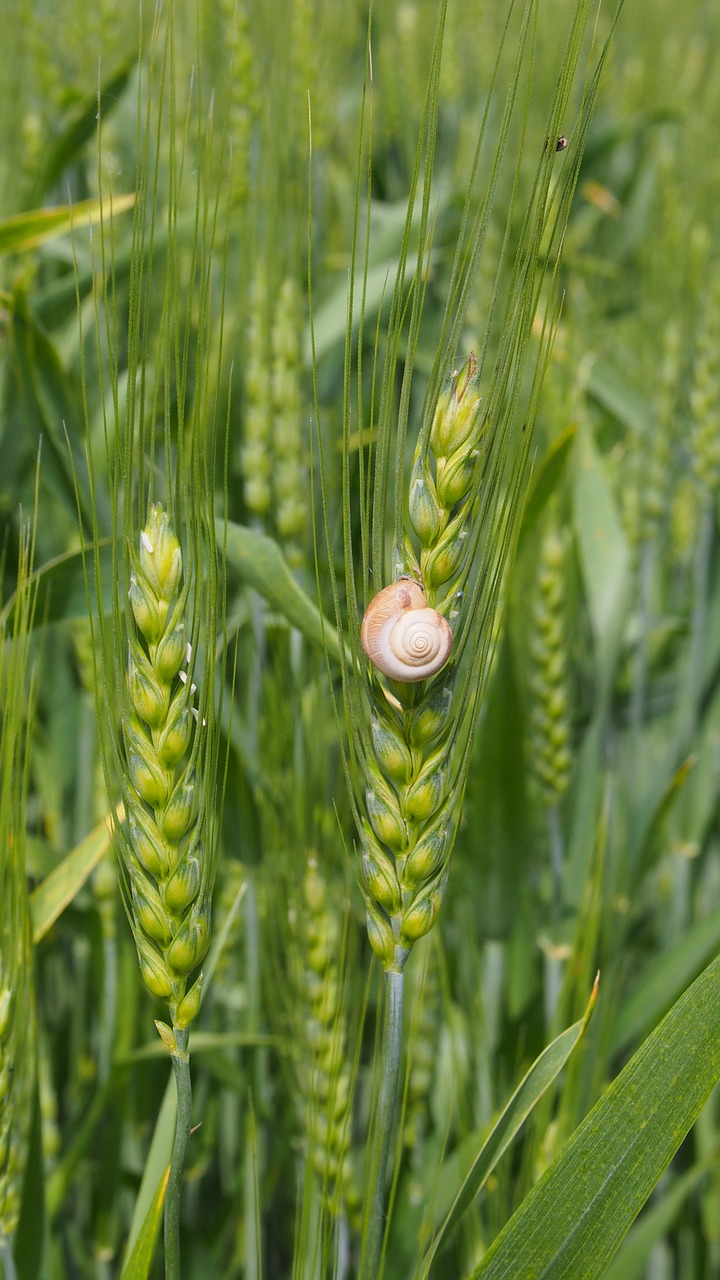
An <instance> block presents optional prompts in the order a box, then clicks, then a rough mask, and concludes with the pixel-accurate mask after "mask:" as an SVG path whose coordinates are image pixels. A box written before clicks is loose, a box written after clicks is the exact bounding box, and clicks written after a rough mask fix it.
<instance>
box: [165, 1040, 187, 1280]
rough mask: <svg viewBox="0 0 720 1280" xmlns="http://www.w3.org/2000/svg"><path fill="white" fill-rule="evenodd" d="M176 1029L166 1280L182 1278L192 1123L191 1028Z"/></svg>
mask: <svg viewBox="0 0 720 1280" xmlns="http://www.w3.org/2000/svg"><path fill="white" fill-rule="evenodd" d="M173 1030H174V1032H175V1039H176V1042H177V1050H176V1051H175V1052H173V1053H172V1064H173V1071H174V1072H175V1088H176V1089H177V1122H176V1125H175V1141H174V1143H173V1153H172V1160H171V1161H170V1177H169V1179H168V1185H167V1193H166V1196H165V1280H180V1200H181V1196H182V1180H183V1172H184V1170H185V1161H186V1160H187V1153H188V1146H189V1145H190V1128H191V1125H192V1083H191V1080H190V1058H189V1055H188V1040H189V1038H190V1029H189V1028H188V1027H186V1028H182V1029H181V1028H179V1027H174V1028H173Z"/></svg>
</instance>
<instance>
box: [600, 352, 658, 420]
mask: <svg viewBox="0 0 720 1280" xmlns="http://www.w3.org/2000/svg"><path fill="white" fill-rule="evenodd" d="M587 389H588V393H589V394H590V396H591V397H592V399H594V400H596V401H597V402H598V404H600V405H602V407H603V409H606V410H607V411H608V413H611V414H612V415H613V417H615V418H617V420H618V422H622V423H623V424H624V425H625V426H626V427H631V428H632V430H633V431H638V432H639V433H640V434H641V435H646V434H649V432H650V430H651V428H652V424H653V422H654V420H655V413H654V410H653V406H652V404H651V403H650V401H649V400H648V399H647V397H646V396H643V395H641V394H640V392H638V391H636V390H635V389H634V387H630V386H628V384H627V383H626V382H625V381H624V380H623V378H622V377H621V375H620V374H619V373H617V371H616V370H615V369H613V368H612V366H611V365H609V364H606V363H605V361H603V360H595V361H593V365H592V368H591V370H590V374H589V376H588V384H587Z"/></svg>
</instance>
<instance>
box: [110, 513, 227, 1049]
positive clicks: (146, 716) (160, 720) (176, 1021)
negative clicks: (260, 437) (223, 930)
mask: <svg viewBox="0 0 720 1280" xmlns="http://www.w3.org/2000/svg"><path fill="white" fill-rule="evenodd" d="M132 561H133V573H132V577H131V585H130V591H129V596H130V603H131V606H132V614H133V619H134V627H131V628H130V633H129V636H128V667H127V686H128V695H129V707H128V711H127V713H126V715H125V716H124V718H123V737H124V740H125V749H126V755H127V765H128V778H127V780H126V783H125V803H126V807H127V813H128V826H129V830H130V839H129V841H128V842H127V844H126V845H125V847H124V850H123V856H124V866H125V870H126V872H127V878H128V887H129V905H130V921H131V926H132V929H133V934H134V937H135V942H136V945H137V949H138V959H139V962H140V969H141V972H142V976H143V979H144V981H145V984H146V986H147V987H148V989H149V990H150V991H151V992H152V994H153V995H154V996H157V997H158V999H160V1000H165V1001H167V1003H168V1007H169V1011H170V1017H171V1021H172V1029H173V1031H172V1036H171V1037H170V1038H169V1039H167V1038H166V1036H165V1035H163V1039H166V1043H168V1044H169V1047H170V1048H171V1050H172V1047H173V1043H172V1041H173V1039H174V1033H175V1031H177V1030H183V1029H185V1028H187V1027H188V1026H189V1025H190V1023H191V1022H192V1020H193V1018H194V1017H195V1015H196V1013H197V1011H198V1008H199V1005H200V983H201V977H199V978H197V980H196V981H195V982H194V983H193V985H192V986H191V987H190V989H189V990H188V989H187V981H188V977H189V976H190V975H191V974H192V973H193V971H194V970H196V969H197V968H198V966H199V965H200V964H201V962H202V960H203V959H204V957H205V954H206V952H207V948H208V944H209V936H210V906H211V903H210V895H211V890H212V884H211V883H210V880H209V877H208V875H207V874H206V867H205V850H204V845H203V838H202V829H201V824H200V820H199V802H198V785H199V784H198V777H197V766H196V760H197V755H198V753H197V751H196V750H195V749H194V747H193V735H194V734H196V733H198V732H201V726H198V724H197V719H196V716H193V711H195V708H194V707H193V705H192V697H193V693H194V689H195V687H194V685H193V683H192V681H191V680H189V679H188V674H187V670H186V664H187V663H188V661H189V660H191V650H190V648H189V645H188V640H187V633H188V627H187V623H186V618H185V613H186V610H187V598H188V591H187V585H186V584H185V583H184V582H183V562H182V552H181V549H180V543H179V541H178V538H177V536H176V533H175V530H174V528H173V525H172V523H171V521H170V518H169V516H168V514H167V512H165V511H164V510H163V508H162V506H161V505H160V504H159V503H157V504H155V506H153V507H152V508H151V510H150V514H149V516H148V520H147V523H146V525H145V527H144V529H143V530H142V533H141V535H140V546H139V551H138V553H137V556H133V557H132ZM161 1025H162V1024H161ZM166 1030H167V1031H169V1028H168V1029H166ZM162 1034H163V1032H162V1031H161V1035H162Z"/></svg>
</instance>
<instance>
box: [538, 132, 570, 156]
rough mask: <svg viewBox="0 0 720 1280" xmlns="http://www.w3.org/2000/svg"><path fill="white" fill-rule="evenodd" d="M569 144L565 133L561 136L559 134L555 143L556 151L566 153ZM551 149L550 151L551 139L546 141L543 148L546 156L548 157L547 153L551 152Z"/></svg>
mask: <svg viewBox="0 0 720 1280" xmlns="http://www.w3.org/2000/svg"><path fill="white" fill-rule="evenodd" d="M567 144H568V140H567V138H566V137H565V134H564V133H560V134H558V137H557V139H556V142H555V150H556V151H564V150H565V149H566V147H567ZM549 149H550V139H549V138H546V139H545V146H544V147H543V150H544V152H545V154H546V155H547V152H548V151H549Z"/></svg>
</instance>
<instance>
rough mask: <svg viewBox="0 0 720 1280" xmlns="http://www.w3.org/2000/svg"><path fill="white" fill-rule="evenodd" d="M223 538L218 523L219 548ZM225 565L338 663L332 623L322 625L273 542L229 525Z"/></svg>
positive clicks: (247, 530)
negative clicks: (324, 647)
mask: <svg viewBox="0 0 720 1280" xmlns="http://www.w3.org/2000/svg"><path fill="white" fill-rule="evenodd" d="M224 536H225V532H224V524H223V522H222V521H219V522H218V533H217V537H218V545H219V546H222V545H223V539H224ZM227 562H228V564H229V565H231V566H232V568H233V569H234V570H235V572H236V573H238V574H239V575H240V577H241V578H242V579H243V581H244V582H247V583H249V585H250V586H251V587H254V588H255V590H256V591H259V593H260V595H261V596H263V598H264V599H265V600H267V602H268V604H270V605H272V606H273V607H274V608H275V609H278V610H279V611H280V613H281V614H282V615H283V617H284V618H286V619H287V621H288V622H289V623H290V625H291V626H293V627H296V628H297V630H298V631H300V632H301V633H302V634H303V635H304V636H305V638H306V639H307V640H310V641H311V643H312V644H316V645H319V646H320V647H322V645H323V640H324V643H325V646H326V648H327V651H328V653H329V654H330V656H331V657H332V658H334V659H335V661H339V659H340V644H339V641H338V637H337V632H336V630H335V628H334V627H333V626H332V625H331V623H329V622H327V621H325V622H324V621H323V619H322V617H321V614H320V611H319V609H318V607H317V605H316V604H315V603H314V601H313V600H311V599H310V597H309V596H308V595H306V594H305V592H304V591H303V589H302V587H300V586H299V585H298V583H297V582H296V581H295V578H294V577H293V575H292V571H291V569H290V566H289V565H288V563H287V560H286V559H285V557H284V555H283V553H282V551H281V550H280V547H279V546H278V544H277V542H275V541H274V539H273V538H269V537H268V536H267V534H264V533H259V532H258V531H257V530H256V529H246V528H244V527H243V526H242V525H239V524H230V523H229V524H228V526H227Z"/></svg>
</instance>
